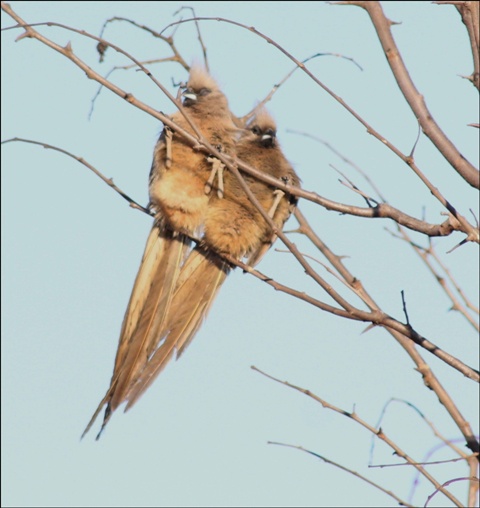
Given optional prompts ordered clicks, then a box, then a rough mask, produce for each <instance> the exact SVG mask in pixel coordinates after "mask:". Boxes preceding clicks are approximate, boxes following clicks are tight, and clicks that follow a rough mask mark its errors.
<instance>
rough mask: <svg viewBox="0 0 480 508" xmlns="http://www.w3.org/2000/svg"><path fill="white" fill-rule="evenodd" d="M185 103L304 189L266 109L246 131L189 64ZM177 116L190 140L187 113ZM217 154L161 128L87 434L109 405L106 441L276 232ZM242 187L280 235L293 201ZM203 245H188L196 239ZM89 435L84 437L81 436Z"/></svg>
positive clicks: (206, 127) (265, 167)
mask: <svg viewBox="0 0 480 508" xmlns="http://www.w3.org/2000/svg"><path fill="white" fill-rule="evenodd" d="M182 95H183V107H184V110H185V112H186V113H187V114H188V117H189V118H190V120H191V121H192V122H193V123H194V125H195V126H196V127H197V129H198V130H199V131H200V132H201V134H202V135H203V136H204V138H205V139H207V140H208V142H209V143H210V144H211V145H212V146H215V147H216V148H217V149H218V150H220V151H221V152H222V153H225V154H226V155H228V156H230V157H232V159H234V158H235V157H236V158H237V159H239V160H241V161H243V162H245V163H247V164H249V165H251V166H253V167H255V168H256V169H258V170H259V171H263V172H265V173H268V174H269V175H271V176H274V177H276V178H278V179H282V180H283V181H285V182H287V183H289V184H291V185H299V178H298V176H297V175H296V173H295V171H294V170H293V168H292V166H291V165H290V164H289V162H288V161H287V159H286V158H285V156H284V155H283V153H282V151H281V149H280V147H279V145H278V143H277V140H276V126H275V123H274V121H273V119H272V118H271V117H270V115H269V114H268V113H267V112H266V111H265V110H264V109H262V110H260V111H258V112H257V114H256V115H255V117H254V118H253V119H252V120H250V121H249V122H248V123H247V125H246V126H244V128H242V127H239V126H238V123H239V122H238V120H237V119H236V118H235V117H234V116H233V115H232V113H231V112H230V110H229V107H228V101H227V98H226V97H225V95H224V94H223V93H222V92H221V90H220V89H219V87H218V84H217V83H216V82H215V80H214V79H213V78H212V77H211V76H210V75H209V74H208V73H207V71H206V70H205V69H203V68H201V67H198V66H197V67H192V69H191V71H190V75H189V79H188V83H187V86H186V88H185V90H184V91H183V93H182ZM171 118H172V120H173V121H174V122H175V123H176V124H177V125H178V126H180V127H182V128H183V129H185V130H186V131H188V132H190V133H192V134H194V131H193V129H192V127H191V125H190V123H189V122H188V121H187V120H186V119H185V116H184V115H183V114H182V113H181V112H177V113H175V114H174V115H173V116H172V117H171ZM223 169H224V167H223V164H221V163H220V161H219V160H218V159H217V158H214V157H208V156H206V155H205V154H204V153H202V152H200V151H198V150H197V151H195V150H194V149H192V147H191V145H190V144H189V143H188V142H187V141H186V140H185V139H184V138H182V136H181V135H180V134H178V133H174V132H172V131H171V130H170V129H168V128H165V129H164V130H163V132H162V134H161V135H160V138H159V140H158V142H157V144H156V146H155V150H154V155H153V162H152V168H151V171H150V183H149V195H150V204H149V206H150V209H151V210H152V211H154V212H155V220H154V224H153V227H152V230H151V232H150V234H149V237H148V240H147V244H146V247H145V252H144V255H143V258H142V261H141V264H140V268H139V271H138V274H137V277H136V280H135V284H134V287H133V290H132V294H131V297H130V301H129V303H128V307H127V310H126V313H125V317H124V320H123V324H122V329H121V332H120V339H119V344H118V349H117V354H116V358H115V366H114V371H113V375H112V379H111V382H110V387H109V389H108V391H107V393H106V394H105V396H104V398H103V399H102V400H101V402H100V404H99V406H98V408H97V410H96V411H95V413H94V415H93V416H92V418H91V420H90V422H89V424H88V426H87V428H86V429H85V431H84V433H83V435H85V434H86V433H87V432H88V431H89V430H90V428H91V426H92V425H93V423H94V421H95V419H96V418H97V416H98V415H99V413H100V412H101V410H102V408H103V407H104V406H105V405H106V409H105V414H104V419H103V423H102V427H101V430H100V432H99V434H98V436H97V439H98V438H99V437H100V435H101V433H102V431H103V429H104V428H105V426H106V424H107V423H108V421H109V419H110V417H111V416H112V414H113V412H114V411H115V410H116V409H117V408H118V407H119V406H120V405H121V404H122V403H123V402H126V403H127V404H126V407H125V411H126V410H128V409H129V408H130V407H132V406H133V404H134V403H135V402H136V401H137V400H138V399H139V397H140V396H141V395H142V394H143V393H144V392H145V390H146V389H147V388H148V387H149V386H150V384H151V383H152V382H153V381H154V380H155V378H156V377H157V376H158V374H159V373H160V372H161V370H162V369H163V368H164V367H165V365H166V364H167V363H168V361H169V360H170V359H171V358H172V356H173V355H174V354H175V353H176V356H177V358H178V357H179V356H180V355H181V354H182V353H183V352H184V351H185V348H186V347H187V346H188V344H189V343H190V342H191V340H192V339H193V337H194V335H195V333H196V332H197V331H198V329H199V327H200V326H201V324H202V321H203V319H204V318H205V316H206V314H207V312H208V310H209V308H210V306H211V304H212V302H213V300H214V298H215V295H216V294H217V292H218V290H219V288H220V286H221V285H222V283H223V282H224V280H225V278H226V277H227V275H228V273H229V272H230V270H231V269H232V268H233V267H232V265H231V264H230V263H228V261H226V260H225V259H224V258H222V256H221V255H222V253H223V254H228V255H230V256H233V257H235V258H237V259H241V258H243V257H246V258H247V262H248V263H249V264H250V265H251V266H254V265H255V264H257V263H258V262H259V261H260V259H261V258H262V257H263V255H264V254H265V253H266V251H267V250H268V249H269V247H270V246H271V244H272V243H273V242H274V241H275V235H274V233H273V231H272V229H271V227H270V226H269V225H268V223H267V221H266V220H265V219H264V218H263V217H262V214H261V213H260V211H259V210H258V208H256V207H255V205H254V204H252V202H251V201H250V199H249V198H248V197H247V195H246V193H245V191H244V189H243V188H242V186H241V184H240V182H239V181H238V179H237V178H236V177H235V175H234V174H232V173H231V172H230V171H228V169H225V171H223ZM244 179H245V182H246V183H247V185H248V186H249V188H250V190H251V192H252V193H253V194H254V196H255V197H256V198H257V200H258V202H259V203H260V205H261V206H262V207H263V209H264V210H265V212H266V213H267V214H268V215H269V217H270V218H271V219H272V221H273V223H274V224H275V226H276V227H277V228H278V229H282V227H283V224H284V223H285V221H286V220H287V219H288V217H289V216H290V214H291V212H292V210H293V208H294V206H295V203H296V200H295V198H294V197H293V196H290V195H287V194H285V193H283V192H282V191H280V190H278V189H275V188H274V187H271V186H269V185H267V184H265V183H263V182H261V181H260V180H257V179H255V178H254V177H252V176H248V175H244ZM199 235H201V242H200V243H199V244H197V245H196V246H195V247H194V248H192V247H191V240H190V237H191V236H199ZM82 437H83V436H82Z"/></svg>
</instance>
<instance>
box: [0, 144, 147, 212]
mask: <svg viewBox="0 0 480 508" xmlns="http://www.w3.org/2000/svg"><path fill="white" fill-rule="evenodd" d="M13 141H20V142H22V143H30V144H32V145H39V146H43V148H46V149H50V150H55V151H57V152H60V153H63V154H65V155H68V156H69V157H71V158H72V159H75V160H76V161H78V162H80V164H83V165H84V166H86V167H87V168H88V169H89V170H90V171H93V172H94V173H95V174H96V175H97V176H98V177H99V178H101V179H102V180H103V181H104V182H105V183H106V184H107V185H108V186H109V187H111V188H112V189H113V190H114V191H115V192H117V193H118V194H120V196H122V198H123V199H125V200H126V201H128V202H129V203H130V206H131V207H132V208H136V209H137V210H140V211H141V212H143V213H146V214H147V215H151V216H154V214H153V213H152V212H150V210H148V209H147V208H145V207H143V206H142V205H139V204H138V203H137V202H136V201H135V200H133V199H132V198H131V197H130V196H128V195H127V194H125V192H123V191H122V190H121V189H120V188H119V187H117V186H116V185H115V184H114V183H113V179H112V178H107V177H106V176H104V175H103V174H102V173H101V172H100V171H99V170H98V169H96V168H95V167H94V166H92V165H91V164H90V163H89V162H87V161H86V160H85V159H84V158H83V157H80V156H78V155H74V154H72V153H70V152H68V151H67V150H64V149H63V148H58V147H57V146H53V145H49V144H48V143H43V142H41V141H34V140H32V139H23V138H11V139H6V140H5V141H2V145H3V144H6V143H11V142H13Z"/></svg>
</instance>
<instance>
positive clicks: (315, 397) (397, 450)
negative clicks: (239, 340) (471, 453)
mask: <svg viewBox="0 0 480 508" xmlns="http://www.w3.org/2000/svg"><path fill="white" fill-rule="evenodd" d="M251 368H252V369H253V370H254V371H256V372H258V373H260V374H262V375H263V376H265V377H267V378H269V379H271V380H272V381H275V382H277V383H280V384H282V385H285V386H288V387H289V388H293V389H294V390H296V391H298V392H300V393H303V394H305V395H306V396H307V397H310V398H311V399H313V400H315V401H316V402H319V403H320V404H321V405H322V406H323V407H324V408H325V409H330V410H332V411H334V412H336V413H338V414H341V415H343V416H346V417H347V418H350V419H352V420H353V421H354V422H356V423H358V424H359V425H360V426H362V427H363V428H365V429H367V430H368V431H369V432H371V433H372V434H374V435H375V436H377V437H378V438H379V439H381V440H382V441H383V442H384V443H385V444H387V445H388V446H390V448H392V450H393V451H394V452H395V454H396V455H397V456H398V457H400V458H402V459H404V460H405V461H406V462H407V463H408V464H410V465H412V466H413V467H414V468H415V469H416V470H417V471H419V472H420V473H421V474H422V475H423V476H424V477H425V478H426V479H427V480H428V481H429V482H430V483H432V485H434V486H435V488H436V489H437V490H438V491H440V492H442V494H444V495H445V496H446V497H448V499H450V501H452V503H454V504H455V505H456V506H458V507H462V506H463V505H462V503H461V502H460V501H459V500H458V499H457V498H456V497H455V496H454V495H453V494H452V493H450V492H448V491H447V490H445V489H444V487H443V486H442V485H441V484H440V483H439V482H438V481H437V480H436V479H435V478H434V477H433V476H431V475H430V473H428V472H427V471H426V470H425V469H424V468H423V466H421V465H420V464H418V463H417V462H416V461H415V460H413V459H412V458H411V457H410V456H409V455H407V454H406V453H405V452H404V451H403V450H402V449H401V448H400V447H399V446H398V445H397V444H396V443H395V442H394V441H393V440H392V439H390V438H389V437H388V436H387V435H386V434H385V433H384V431H383V430H382V429H381V428H379V429H376V428H375V427H373V426H372V425H370V424H369V423H367V422H366V421H365V420H362V419H361V418H360V417H359V416H358V415H357V414H356V413H355V411H353V412H349V411H346V410H345V409H341V408H339V407H336V406H334V405H333V404H330V403H329V402H327V401H326V400H325V399H322V398H321V397H319V396H318V395H315V394H314V393H312V392H311V391H310V390H307V389H305V388H301V387H300V386H296V385H294V384H292V383H289V382H288V381H282V380H280V379H278V378H276V377H273V376H271V375H270V374H267V373H266V372H263V371H262V370H260V369H258V368H257V367H255V366H253V365H252V367H251Z"/></svg>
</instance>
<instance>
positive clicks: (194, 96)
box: [182, 88, 197, 102]
mask: <svg viewBox="0 0 480 508" xmlns="http://www.w3.org/2000/svg"><path fill="white" fill-rule="evenodd" d="M182 96H183V99H184V100H187V101H193V102H196V100H197V94H195V93H193V92H192V90H191V89H190V88H187V89H186V90H185V91H184V92H183V93H182Z"/></svg>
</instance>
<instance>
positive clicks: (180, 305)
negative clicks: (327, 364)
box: [127, 110, 300, 408]
mask: <svg viewBox="0 0 480 508" xmlns="http://www.w3.org/2000/svg"><path fill="white" fill-rule="evenodd" d="M236 154H237V158H238V159H240V160H242V161H243V162H245V163H247V164H249V165H251V166H253V167H255V168H256V169H258V170H259V171H263V172H265V173H268V174H269V175H271V176H274V177H276V178H278V179H281V180H283V181H284V182H286V183H289V184H291V185H299V182H300V180H299V178H298V176H297V175H296V173H295V171H294V170H293V168H292V166H291V165H290V164H289V162H288V161H287V159H286V158H285V156H284V155H283V153H282V151H281V149H280V146H279V144H278V142H277V138H276V126H275V123H274V121H273V119H272V118H271V116H270V115H269V114H268V113H267V112H266V111H265V110H260V111H259V112H258V113H257V115H256V117H255V118H254V119H253V120H252V121H251V122H250V123H249V124H248V125H247V128H246V129H245V131H244V134H243V135H242V136H241V137H240V139H239V141H238V143H237V145H236ZM244 179H245V181H246V183H247V185H248V186H249V187H250V190H251V191H252V192H253V194H254V195H255V197H256V198H257V200H258V201H259V203H260V205H261V206H262V207H263V209H264V210H265V212H266V213H267V214H268V215H269V216H270V217H271V219H272V221H273V223H274V224H275V226H276V227H277V228H278V229H282V228H283V225H284V223H285V221H286V220H287V219H288V217H289V216H290V214H291V212H292V210H293V208H294V207H295V204H296V199H295V198H294V197H293V196H290V195H286V194H285V193H283V192H281V191H279V190H278V189H275V188H274V187H272V186H270V185H268V184H265V183H263V182H261V181H260V180H258V179H256V178H254V177H252V176H248V175H245V176H244ZM204 227H205V230H204V236H203V241H202V244H201V245H199V246H197V247H195V248H194V249H193V250H192V251H191V253H190V254H189V255H188V257H187V259H186V261H185V263H184V264H183V266H182V268H181V271H180V274H179V277H178V279H177V284H176V287H175V291H174V294H173V297H172V301H171V305H170V309H169V313H168V317H167V323H166V325H165V334H164V336H163V337H162V344H161V346H160V347H159V348H158V349H157V350H156V351H155V353H154V354H153V355H152V357H151V359H150V360H149V362H148V365H147V366H146V367H145V369H143V371H142V373H141V374H140V376H139V377H138V378H137V380H136V382H135V383H134V385H133V387H132V388H131V390H130V392H129V402H128V406H127V408H128V407H129V406H131V405H132V404H133V403H134V402H135V401H136V400H137V399H138V398H139V397H140V396H141V395H142V393H144V391H145V390H146V389H147V388H148V387H149V386H150V384H151V383H152V382H153V381H154V380H155V378H156V377H157V375H158V374H159V373H160V372H161V370H162V369H163V368H164V367H165V365H166V364H167V362H168V361H169V359H170V358H171V357H172V355H173V353H174V352H176V354H177V358H178V356H180V355H181V354H182V353H183V352H184V351H185V348H186V347H187V346H188V344H189V343H190V342H191V340H192V339H193V337H194V336H195V334H196V332H197V331H198V329H199V328H200V326H201V324H202V322H203V320H204V318H205V317H206V315H207V313H208V310H209V309H210V306H211V305H212V303H213V300H214V298H215V296H216V295H217V293H218V290H219V289H220V287H221V285H222V283H223V282H224V281H225V279H226V277H227V275H228V273H229V272H230V270H231V269H232V266H231V265H230V263H228V262H227V261H226V260H224V259H223V258H222V257H221V254H228V255H230V256H233V257H235V258H237V259H240V258H242V257H244V256H247V258H248V259H249V263H250V264H252V265H254V264H256V263H257V262H258V261H260V259H261V257H262V256H263V255H264V254H265V252H266V251H267V250H268V248H269V247H270V246H271V244H272V243H273V242H274V240H275V235H274V233H273V231H272V229H271V227H270V226H269V225H268V223H267V222H266V221H265V219H264V218H263V217H262V215H261V213H260V211H259V210H258V209H257V208H256V207H255V206H254V205H253V204H252V202H251V201H250V199H249V198H248V197H247V195H246V194H245V191H244V190H243V189H242V187H241V185H240V183H239V181H238V180H237V178H236V177H235V176H234V175H233V174H231V173H230V172H228V171H226V172H225V174H224V193H223V197H219V196H218V195H216V194H215V193H214V194H213V195H212V198H211V200H210V202H209V204H208V208H207V211H206V215H205V226H204ZM217 253H218V254H217ZM219 254H220V255H219Z"/></svg>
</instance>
